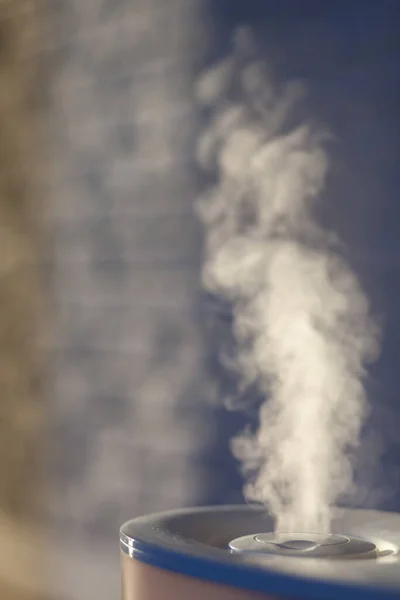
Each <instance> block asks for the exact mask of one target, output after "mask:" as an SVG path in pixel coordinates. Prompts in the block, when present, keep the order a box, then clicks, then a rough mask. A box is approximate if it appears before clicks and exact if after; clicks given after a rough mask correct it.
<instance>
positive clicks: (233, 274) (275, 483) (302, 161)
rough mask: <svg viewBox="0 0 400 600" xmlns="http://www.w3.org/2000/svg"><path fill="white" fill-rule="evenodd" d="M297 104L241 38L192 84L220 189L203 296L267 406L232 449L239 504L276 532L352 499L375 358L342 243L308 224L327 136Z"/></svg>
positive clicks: (374, 342) (204, 207)
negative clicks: (218, 313)
mask: <svg viewBox="0 0 400 600" xmlns="http://www.w3.org/2000/svg"><path fill="white" fill-rule="evenodd" d="M305 94H306V90H305V88H304V86H303V85H300V84H299V83H298V82H288V83H286V84H284V85H280V84H278V83H277V82H276V81H275V80H274V77H273V75H272V71H271V69H270V68H269V66H268V65H267V64H264V63H263V62H262V61H260V60H259V58H258V56H257V51H256V50H255V48H254V47H253V44H252V40H251V36H250V37H249V35H248V32H243V31H240V32H239V34H237V35H236V37H235V40H234V48H233V51H232V54H231V56H229V57H228V58H226V59H225V60H223V61H222V62H221V63H219V64H217V65H215V66H214V67H213V68H211V69H209V70H207V71H206V72H205V73H204V74H203V75H202V76H201V77H200V79H199V81H198V87H197V99H198V102H199V103H200V104H201V105H202V106H203V107H204V109H205V110H206V111H208V124H207V126H206V127H205V129H204V131H203V132H202V133H201V135H200V138H199V141H198V147H197V158H198V162H199V164H200V165H201V167H202V168H203V169H206V170H208V171H209V173H210V177H211V178H213V181H214V182H215V183H213V185H212V186H211V187H210V189H209V190H207V192H206V193H205V194H204V195H203V196H202V197H201V198H200V199H199V201H198V203H197V207H196V210H197V214H198V216H199V218H200V219H201V221H202V223H203V225H204V232H205V247H204V263H203V272H202V280H203V285H204V287H205V288H206V290H207V291H209V292H211V293H213V294H215V295H217V296H218V297H221V298H223V299H224V300H225V301H229V302H230V303H231V305H232V310H233V330H234V336H235V340H236V343H237V354H236V358H235V362H234V365H233V367H234V368H235V370H237V371H238V372H239V373H240V377H241V384H240V390H241V391H242V392H243V391H245V390H246V389H248V388H249V387H250V386H256V387H257V388H258V390H259V392H260V394H261V395H262V397H263V399H264V400H263V402H262V404H261V408H260V410H259V419H258V428H257V429H256V430H255V431H246V432H244V433H243V434H241V435H240V436H239V437H237V438H236V439H235V440H233V442H232V449H233V452H234V454H235V456H236V457H237V458H238V459H239V460H240V462H241V465H242V468H243V473H244V476H245V477H244V478H245V486H244V494H245V497H246V499H247V500H248V501H249V502H256V503H261V504H262V505H263V506H265V507H266V508H267V509H268V510H269V512H270V513H271V514H272V515H273V517H274V518H275V522H276V530H277V531H280V532H289V531H291V532H306V531H308V532H328V531H329V529H330V521H331V518H332V514H333V511H334V507H335V503H336V502H337V500H338V499H339V498H340V496H341V495H342V494H343V493H344V492H347V491H349V489H350V488H351V484H352V477H353V451H354V449H355V448H356V447H357V445H358V443H359V438H360V431H361V427H362V425H363V423H364V420H365V418H366V416H367V413H368V403H367V399H366V395H365V391H364V380H365V376H366V367H367V365H368V363H369V362H371V361H372V360H374V359H375V358H376V357H377V355H378V351H379V328H378V327H377V325H376V323H375V321H374V319H373V317H372V316H371V314H370V308H369V304H368V299H367V298H366V295H365V294H364V292H363V290H362V288H361V286H360V283H359V281H358V279H357V276H356V274H355V273H353V272H352V270H351V268H350V266H349V265H348V264H347V263H346V260H345V258H344V256H343V252H342V244H341V241H340V239H338V236H337V235H336V234H335V232H333V231H329V230H327V229H326V228H325V227H324V226H323V225H322V224H321V223H320V222H319V221H318V219H317V218H316V216H315V214H316V210H315V209H316V207H317V206H318V203H320V202H323V201H324V198H323V196H324V189H325V185H326V178H327V175H328V173H329V166H330V158H329V151H328V147H329V140H330V139H331V134H330V132H328V131H327V130H326V129H325V128H324V127H323V126H322V125H321V124H318V123H315V122H313V121H312V120H311V119H308V120H305V119H300V118H298V114H299V112H300V111H299V110H298V106H299V103H300V102H301V101H302V100H303V99H304V97H305ZM243 408H246V407H245V406H243Z"/></svg>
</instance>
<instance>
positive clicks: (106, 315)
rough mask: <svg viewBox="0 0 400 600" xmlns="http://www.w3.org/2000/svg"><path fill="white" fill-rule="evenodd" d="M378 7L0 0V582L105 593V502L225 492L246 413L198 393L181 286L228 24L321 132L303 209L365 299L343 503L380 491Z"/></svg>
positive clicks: (383, 464)
mask: <svg viewBox="0 0 400 600" xmlns="http://www.w3.org/2000/svg"><path fill="white" fill-rule="evenodd" d="M396 6H397V3H396V2H391V1H390V0H382V1H381V2H379V3H378V2H374V1H370V2H367V1H364V2H359V1H354V2H351V3H348V2H341V1H337V2H335V3H329V6H328V4H327V3H321V2H314V1H311V0H305V1H303V2H287V1H286V2H285V1H283V0H281V1H280V2H275V1H273V0H265V1H262V0H260V1H257V0H249V1H246V2H242V1H241V0H232V1H229V2H228V1H225V0H219V1H215V2H211V1H208V0H168V1H166V0H133V1H131V2H127V1H126V0H125V1H123V0H46V1H43V2H39V0H37V1H32V2H28V1H27V0H26V1H23V0H10V1H7V0H3V2H2V3H1V4H0V228H1V238H0V268H1V274H2V279H1V282H0V298H1V306H2V311H1V313H0V324H1V329H0V331H1V338H0V385H1V392H2V394H1V410H2V413H1V414H2V419H1V421H0V423H1V425H2V429H1V436H0V444H1V448H2V453H1V454H0V466H1V471H0V475H1V482H2V483H1V486H0V517H1V520H0V550H1V552H2V560H0V595H2V596H1V597H6V596H7V598H11V597H12V596H11V594H12V593H15V594H17V596H16V597H18V598H19V597H21V598H23V597H30V598H34V597H35V595H36V596H37V597H41V598H44V597H46V595H48V596H49V597H50V598H54V599H58V598H59V599H60V600H62V599H65V600H80V599H82V600H83V599H85V600H90V599H92V598H93V599H94V598H96V600H102V598H104V599H106V598H107V599H109V598H117V597H118V586H119V567H118V560H119V557H118V526H119V525H120V523H121V522H122V521H123V520H125V519H127V518H129V517H132V516H135V515H137V514H140V513H143V512H149V511H152V510H162V509H167V508H170V507H179V506H186V505H190V504H200V503H211V502H235V501H241V499H242V498H241V491H240V488H241V482H240V477H239V474H238V472H237V467H236V465H235V462H234V460H233V459H232V457H231V456H230V453H229V445H228V440H229V438H230V437H231V435H232V434H233V432H234V431H236V430H237V429H238V428H240V427H241V426H242V425H243V423H244V422H245V419H244V418H243V417H241V416H240V415H237V414H234V413H228V412H226V411H225V410H224V409H223V408H222V404H221V405H220V406H215V405H214V406H213V405H211V404H209V403H208V401H207V400H208V398H209V397H210V396H211V395H212V392H213V393H214V395H215V391H216V390H217V395H220V396H221V397H222V396H224V395H225V394H226V393H227V391H229V389H230V387H231V386H232V385H234V382H232V381H231V380H230V378H229V376H228V375H227V374H226V373H224V372H223V371H222V369H221V367H220V365H219V363H218V360H217V354H218V348H219V347H220V343H221V340H223V339H226V338H228V339H229V336H230V323H229V315H227V314H226V313H225V312H224V311H221V310H220V308H218V307H217V308H216V307H215V306H214V305H211V304H208V303H204V302H203V297H202V295H201V286H200V277H199V270H200V263H201V244H202V234H201V229H200V226H199V224H198V223H197V220H196V218H195V216H194V214H193V203H194V201H195V198H196V196H197V195H198V193H199V192H200V191H201V190H202V189H203V187H204V184H205V181H204V178H203V176H202V175H201V174H200V173H199V172H198V171H197V169H196V165H195V160H194V150H193V149H194V144H195V140H196V136H197V133H198V131H199V129H201V127H202V123H203V118H204V117H203V115H202V113H201V111H199V110H198V108H197V107H196V105H195V103H194V100H193V88H194V83H195V80H196V77H197V75H198V73H199V71H200V70H201V68H203V67H204V66H206V65H208V64H211V63H212V62H213V61H214V60H216V59H218V58H220V57H221V56H222V55H223V54H224V53H226V52H230V48H231V46H230V44H231V36H232V32H233V30H234V28H235V27H236V26H237V25H239V24H242V23H243V22H247V23H249V24H250V25H251V26H252V27H253V29H254V32H255V36H256V40H257V44H258V46H259V51H260V54H261V55H262V56H263V57H266V58H270V59H271V61H272V64H273V65H274V66H275V68H276V71H277V74H278V76H279V77H282V78H286V77H301V78H305V79H306V81H307V83H308V86H309V90H310V100H309V103H310V104H309V108H310V109H312V111H313V115H315V118H318V119H321V120H323V121H324V122H326V123H327V124H328V126H329V127H331V128H332V130H333V131H334V133H335V134H336V136H337V140H338V143H337V145H336V147H335V159H334V165H333V174H332V179H331V182H330V187H329V191H328V193H327V198H326V202H325V214H324V218H325V219H326V220H327V222H328V223H330V225H331V226H334V227H335V228H336V229H337V230H338V231H339V232H340V234H341V235H342V237H343V238H344V240H345V241H346V243H347V244H348V248H349V256H351V260H352V262H353V263H354V266H355V268H356V270H357V272H358V273H359V274H360V276H361V277H362V279H363V282H364V284H365V286H366V287H367V289H368V291H369V294H370V297H371V299H372V301H373V303H374V307H375V308H376V310H377V312H378V313H379V314H382V315H384V316H385V318H384V324H385V338H384V345H383V354H382V358H381V360H380V362H379V363H378V364H377V366H376V367H375V369H374V370H373V372H372V373H371V377H370V381H369V383H368V385H369V391H370V398H371V403H372V416H373V418H372V419H371V426H370V427H369V429H368V428H367V429H368V430H367V431H366V433H365V442H364V445H363V449H362V451H361V452H360V459H361V460H360V469H359V471H360V473H359V479H360V482H361V483H362V485H360V489H361V490H364V491H365V493H362V494H361V496H359V497H358V498H357V499H356V500H355V499H354V501H355V502H356V501H357V502H358V503H364V505H374V506H378V507H381V508H392V509H395V510H396V509H397V510H398V509H399V498H400V495H399V476H398V474H399V469H398V466H399V464H400V459H399V455H400V448H399V442H398V435H397V431H398V425H399V412H398V409H397V406H398V398H397V389H398V387H399V383H400V381H399V370H398V368H397V348H398V347H399V342H400V327H399V321H398V318H397V297H398V296H397V293H398V290H399V265H398V239H399V219H398V215H399V208H398V199H397V190H398V189H399V186H398V184H399V171H398V167H397V158H396V157H397V150H398V148H397V146H398V136H397V131H398V124H399V119H398V118H399V114H398V105H399V103H398V100H399V83H400V82H399V71H398V69H397V67H396V65H397V59H398V56H399V52H398V51H399V43H400V36H399V35H398V33H399V32H398V29H399V26H398V22H399V21H398V19H397V18H396V15H397V12H396V11H397V9H396ZM44 433H45V434H44ZM383 437H385V443H384V444H383V443H382V439H383ZM375 457H376V458H377V459H378V458H379V460H376V463H377V467H376V469H371V468H370V465H371V462H374V460H375ZM363 461H364V462H363ZM44 471H45V475H46V487H45V488H44V487H43V472H44ZM371 491H372V492H373V493H372V494H371ZM367 492H368V493H367ZM49 524H51V528H49ZM41 548H43V550H44V552H45V556H44V557H43V555H42V551H41ZM10 549H14V550H13V552H12V551H11V550H10ZM15 555H18V557H20V559H19V560H18V561H15V560H14V559H13V558H11V557H13V556H15ZM12 565H14V567H12ZM21 573H24V575H21ZM2 585H3V586H6V587H4V590H6V589H7V594H6V592H4V594H3V591H2V587H1V586H2ZM9 590H14V591H9Z"/></svg>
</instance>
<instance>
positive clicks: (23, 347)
mask: <svg viewBox="0 0 400 600" xmlns="http://www.w3.org/2000/svg"><path fill="white" fill-rule="evenodd" d="M38 9H39V5H38V3H36V2H31V1H29V0H0V229H1V231H0V275H1V280H0V306H1V310H0V396H1V403H0V411H1V412H0V428H1V430H0V446H1V451H0V598H2V599H7V600H25V599H26V600H28V599H29V600H36V599H38V600H39V598H40V599H42V600H44V596H43V592H41V590H43V589H46V588H47V585H46V580H47V577H48V574H47V573H46V569H45V550H46V547H45V544H44V542H43V532H42V528H41V527H40V515H41V514H43V511H42V508H43V502H44V498H45V493H44V487H43V482H44V477H43V475H44V473H43V469H44V456H45V447H44V443H45V442H44V440H45V436H44V425H45V418H46V407H47V403H46V397H45V391H44V386H43V382H44V379H43V372H44V365H45V359H44V357H43V356H42V354H41V353H40V351H39V348H38V339H39V333H40V335H42V333H43V331H44V330H45V327H46V324H45V321H44V315H45V313H46V310H45V305H44V297H45V295H44V280H43V274H42V269H41V266H40V265H41V264H43V263H42V257H43V253H44V252H45V246H46V236H45V234H44V231H43V230H42V228H41V225H40V220H41V215H42V214H43V210H44V201H45V199H44V197H43V193H42V192H41V191H40V190H42V189H44V186H43V180H42V178H43V176H44V175H45V173H44V171H43V162H42V158H43V156H44V151H45V143H44V136H45V131H44V125H43V123H44V121H43V120H42V115H41V111H42V109H43V105H42V103H41V102H40V93H41V90H40V80H41V78H40V71H39V70H40V69H41V64H40V63H41V59H40V54H41V53H40V43H41V42H40V40H41V32H40V18H39V11H38Z"/></svg>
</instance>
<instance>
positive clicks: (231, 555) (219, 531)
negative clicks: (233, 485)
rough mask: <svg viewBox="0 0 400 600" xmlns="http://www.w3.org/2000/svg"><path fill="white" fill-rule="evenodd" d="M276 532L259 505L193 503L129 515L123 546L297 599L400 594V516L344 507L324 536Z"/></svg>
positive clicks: (209, 577) (137, 556) (138, 556)
mask: <svg viewBox="0 0 400 600" xmlns="http://www.w3.org/2000/svg"><path fill="white" fill-rule="evenodd" d="M272 530H273V522H272V519H271V518H270V517H269V516H268V515H266V514H265V512H264V511H262V510H258V509H254V508H250V507H247V506H221V507H201V508H190V509H184V510H175V511H168V512H164V513H157V514H152V515H148V516H143V517H139V518H136V519H133V520H131V521H128V522H127V523H125V524H124V525H123V526H122V527H121V530H120V548H121V551H122V552H123V553H124V554H126V555H128V556H130V557H131V558H132V559H133V560H136V561H139V562H142V563H145V564H148V565H150V566H153V567H158V568H160V569H163V570H166V571H170V572H173V573H179V574H181V575H187V576H190V577H194V578H196V579H200V580H205V581H210V582H213V583H217V584H222V585H227V586H231V587H232V586H233V587H236V588H241V589H243V590H247V591H252V592H262V593H264V594H270V595H273V596H277V597H281V598H291V599H292V600H300V599H302V600H306V599H307V600H321V599H323V600H337V598H339V597H340V598H341V600H347V599H348V600H350V599H351V600H354V599H355V598H357V599H360V600H378V599H382V600H389V599H394V598H400V558H399V556H398V551H397V549H398V547H399V546H400V515H399V514H396V513H384V512H378V511H373V510H353V509H344V510H342V511H341V513H340V515H339V516H338V517H336V518H335V519H334V521H333V524H332V535H331V536H328V537H329V539H325V541H323V542H321V540H320V536H318V534H310V535H306V534H302V535H304V537H305V538H306V541H301V540H299V539H298V538H299V535H298V534H296V536H295V537H296V539H289V538H290V537H293V536H292V535H289V534H288V535H287V536H286V538H287V539H286V541H285V540H284V541H283V542H282V540H281V539H279V541H277V538H276V536H274V534H272V533H271V532H272ZM284 537H285V536H284ZM271 542H272V543H271ZM341 544H342V547H343V548H345V552H344V553H342V552H339V554H341V555H340V556H337V555H336V554H338V548H339V546H340V545H341ZM328 547H329V548H328ZM321 548H322V550H321ZM333 548H335V550H333ZM310 550H311V553H310V554H307V555H305V553H309V552H310Z"/></svg>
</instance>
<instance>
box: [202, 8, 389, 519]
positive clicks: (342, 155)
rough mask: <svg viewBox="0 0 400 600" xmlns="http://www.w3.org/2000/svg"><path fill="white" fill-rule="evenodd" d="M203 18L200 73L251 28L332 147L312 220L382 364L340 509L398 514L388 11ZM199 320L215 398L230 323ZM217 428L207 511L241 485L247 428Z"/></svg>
mask: <svg viewBox="0 0 400 600" xmlns="http://www.w3.org/2000/svg"><path fill="white" fill-rule="evenodd" d="M209 10H210V11H211V13H212V14H213V15H214V17H213V25H212V27H213V32H212V33H213V39H214V40H215V42H214V46H213V49H212V51H210V54H209V56H208V57H207V60H208V62H212V61H214V60H215V59H217V58H218V57H219V56H222V55H223V54H225V53H226V52H229V49H230V43H231V35H232V30H233V29H234V27H236V26H237V25H241V24H245V23H247V24H249V25H251V27H252V28H253V29H254V31H255V35H256V40H257V44H258V47H259V49H260V52H261V53H262V55H263V56H264V57H265V58H266V59H269V60H271V62H272V65H273V67H274V69H275V72H276V75H277V76H278V78H282V79H285V78H292V77H296V78H297V77H300V78H302V79H304V80H305V81H306V82H307V85H308V89H309V99H308V104H309V110H310V112H311V114H312V115H313V116H315V117H316V118H318V119H321V120H322V121H323V122H324V123H326V124H327V125H328V126H329V127H330V128H331V130H332V131H333V132H334V134H335V136H336V141H335V144H334V146H333V149H332V165H331V175H330V179H329V182H328V188H327V191H326V194H325V198H323V210H322V218H323V219H324V220H325V222H326V223H327V225H328V226H329V227H332V228H335V230H336V231H338V232H339V233H340V235H341V236H342V238H343V240H344V241H345V242H346V245H347V248H348V257H349V261H350V262H351V264H352V266H353V267H354V269H355V270H356V272H357V273H358V275H359V277H360V278H361V281H362V283H363V285H364V287H365V289H366V290H367V292H368V294H369V297H370V299H371V303H372V306H373V309H374V311H375V313H376V314H377V315H378V317H379V318H380V319H381V321H382V325H383V334H384V337H383V343H382V353H381V357H380V359H379V361H378V362H377V363H376V364H375V365H374V366H373V367H372V368H371V369H370V371H369V378H368V381H367V389H368V394H369V399H370V404H371V409H372V410H371V415H370V417H369V419H368V422H367V425H366V428H365V431H364V432H363V444H362V445H361V447H360V452H359V457H358V458H359V460H358V467H357V480H358V483H359V490H358V493H357V494H356V495H355V496H354V497H352V498H348V499H346V502H348V503H351V502H353V503H355V504H357V505H359V504H362V505H364V506H374V507H379V508H386V509H394V510H398V509H399V508H400V487H399V477H400V469H399V467H400V434H399V432H400V406H399V399H398V398H399V396H398V394H399V389H400V368H399V359H398V356H399V354H398V351H399V349H400V318H399V314H398V305H399V290H400V285H399V284H400V279H399V275H400V255H399V251H400V241H399V240H400V235H399V234H400V226H399V217H400V207H399V201H398V190H399V183H400V176H399V168H398V131H399V117H400V108H399V106H400V103H399V100H400V97H399V96H400V94H399V92H400V68H399V58H400V53H399V50H400V21H399V15H400V6H399V3H398V2H396V1H395V0H394V1H389V0H383V1H378V0H375V1H373V0H372V1H366V0H364V1H352V2H345V1H336V2H320V1H301V2H298V1H295V0H276V1H272V0H250V1H246V2H243V1H233V0H220V1H214V2H212V1H211V2H210V3H209ZM219 310H220V309H219ZM210 312H212V310H211V309H210ZM208 318H209V319H212V320H213V321H214V333H213V335H212V336H211V337H212V339H213V343H212V344H211V342H209V343H210V344H211V346H213V347H214V353H213V354H212V357H211V360H210V369H211V370H212V371H213V373H214V376H215V377H216V378H219V380H220V382H221V393H223V390H224V386H227V387H228V388H229V386H230V385H232V382H230V381H229V378H227V377H226V375H225V374H222V373H221V371H220V370H219V367H218V364H217V360H216V353H217V348H218V344H219V343H220V341H221V339H226V337H227V336H229V317H226V316H225V317H221V314H219V315H217V316H214V317H212V316H209V317H208ZM217 323H218V325H216V324H217ZM215 327H216V329H215ZM217 419H218V423H219V430H220V438H219V444H218V447H217V448H213V449H212V451H211V456H210V461H211V463H212V468H213V469H215V472H216V473H218V476H217V477H216V481H214V482H213V483H212V486H211V488H210V495H209V497H208V498H207V501H210V502H227V501H235V500H238V499H240V487H241V480H240V477H239V475H238V472H237V466H236V464H235V462H234V460H233V459H232V457H231V455H230V453H229V449H228V443H227V440H228V439H229V437H230V436H231V435H232V434H233V433H234V432H235V431H237V430H238V429H240V427H241V426H242V425H243V424H244V423H245V422H246V419H245V418H244V417H243V416H240V415H239V414H237V413H230V414H228V415H227V414H226V412H225V411H224V410H221V411H218V414H217ZM221 474H222V475H221Z"/></svg>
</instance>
